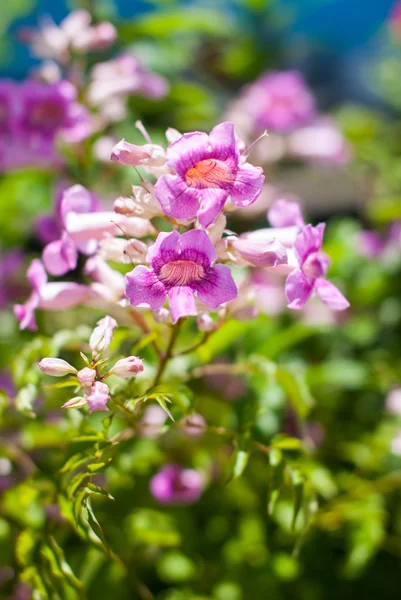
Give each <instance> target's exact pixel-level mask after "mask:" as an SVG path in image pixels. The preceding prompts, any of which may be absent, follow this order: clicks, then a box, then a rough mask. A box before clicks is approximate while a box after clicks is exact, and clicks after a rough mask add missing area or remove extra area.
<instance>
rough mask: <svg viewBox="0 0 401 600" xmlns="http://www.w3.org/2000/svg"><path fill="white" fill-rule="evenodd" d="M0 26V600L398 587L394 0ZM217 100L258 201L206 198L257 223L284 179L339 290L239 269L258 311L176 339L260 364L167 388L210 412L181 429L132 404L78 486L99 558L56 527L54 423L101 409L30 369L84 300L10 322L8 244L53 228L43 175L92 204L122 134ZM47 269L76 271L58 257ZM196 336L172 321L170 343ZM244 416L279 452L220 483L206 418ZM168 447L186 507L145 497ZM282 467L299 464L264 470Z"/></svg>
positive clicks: (83, 325)
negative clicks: (311, 297) (320, 241)
mask: <svg viewBox="0 0 401 600" xmlns="http://www.w3.org/2000/svg"><path fill="white" fill-rule="evenodd" d="M77 10H79V11H82V10H84V11H88V12H86V13H84V14H82V13H79V14H80V16H79V14H78V16H77V14H76V13H75V11H77ZM71 13H73V15H75V16H74V17H73V18H71ZM88 13H89V17H88ZM0 34H1V35H0V230H1V239H0V332H1V336H0V337H1V341H0V388H1V390H2V392H1V396H0V428H1V432H0V437H1V439H0V598H1V599H2V598H4V599H7V600H8V599H13V600H25V599H30V598H34V600H38V599H42V598H49V599H52V600H53V599H56V600H58V599H59V598H61V599H62V600H64V598H66V600H70V599H71V600H74V599H75V598H82V597H86V596H85V595H82V589H81V584H80V583H79V581H83V582H84V585H85V587H86V589H87V597H88V598H89V599H92V598H114V599H115V600H120V599H121V600H132V598H139V599H140V600H150V599H151V598H156V599H157V600H207V599H212V600H247V599H248V598H252V599H255V600H259V599H260V600H264V598H266V597H267V596H268V595H269V596H270V597H271V598H274V600H276V599H277V600H298V599H300V600H320V599H326V598H327V599H328V600H337V599H338V598H339V597H341V598H342V599H343V600H351V599H352V598H353V597H355V596H356V595H357V594H359V595H361V596H363V597H364V598H367V599H370V598H372V599H373V598H376V597H377V595H378V594H380V597H381V598H383V600H392V599H393V598H394V599H395V598H398V597H399V587H400V584H401V569H400V560H401V476H400V473H401V286H400V276H401V79H400V76H399V74H400V72H401V4H400V3H399V2H395V1H394V0H297V1H295V0H213V1H212V0H211V1H209V0H199V1H196V0H188V1H178V0H153V1H152V0H142V1H136V0H118V1H117V0H115V1H112V0H91V1H90V0H87V1H85V0H80V1H78V0H76V1H75V2H72V1H71V2H64V1H62V0H52V1H51V0H12V1H11V0H10V1H9V2H4V1H3V3H2V6H1V8H0ZM42 102H43V103H42ZM60 107H62V109H60ZM63 111H65V114H67V116H68V119H65V120H64V121H63V122H62V123H61V124H60V118H61V117H60V114H61V113H62V114H61V116H64V112H63ZM17 112H19V113H22V114H23V118H21V117H19V119H20V120H19V121H18V124H17V126H16V125H15V120H16V119H15V114H16V113H17ZM17 120H18V119H17ZM222 120H232V121H234V123H235V125H236V131H237V133H238V135H239V136H240V138H241V140H242V142H241V143H243V147H244V148H245V147H247V148H248V150H249V157H250V161H251V162H252V163H253V164H257V165H261V166H263V168H264V170H265V174H266V180H265V183H266V185H265V187H264V189H263V193H262V194H261V197H260V199H259V200H258V201H257V202H256V203H255V204H254V205H252V206H251V207H250V208H248V209H247V210H246V211H245V210H237V211H235V212H232V213H230V214H229V223H228V227H229V228H230V229H231V228H232V229H233V230H235V231H237V232H244V231H249V230H252V229H257V228H264V227H267V226H268V223H267V218H266V215H267V211H268V209H269V207H270V206H271V204H272V202H273V201H274V200H277V199H278V198H283V197H284V198H286V199H289V200H296V201H298V202H299V203H300V204H301V206H302V208H303V210H304V213H305V215H306V222H312V223H317V222H319V221H320V220H322V219H323V220H327V230H326V234H325V250H327V253H328V254H329V255H330V258H331V261H332V262H331V267H330V272H329V273H330V279H331V280H333V281H335V282H336V283H337V284H338V285H339V287H340V288H341V290H342V291H343V292H344V294H345V295H346V297H347V298H348V299H349V301H350V303H351V308H350V310H349V311H346V312H344V313H341V314H339V313H333V312H332V311H329V310H328V309H327V308H326V307H325V306H323V305H321V304H319V303H318V302H317V301H316V302H314V301H313V302H312V303H311V304H310V305H308V306H306V307H305V308H304V309H303V310H302V311H299V312H296V314H294V312H291V313H290V312H289V311H288V310H287V309H286V299H285V297H284V294H283V289H282V287H283V286H282V285H281V283H280V284H278V283H277V281H276V280H272V279H271V278H269V277H266V273H265V271H263V270H262V269H259V270H258V272H257V273H256V276H255V279H254V281H253V282H252V285H253V286H254V292H255V297H254V308H255V310H257V311H258V312H259V316H258V317H257V318H256V319H254V320H249V321H246V320H244V321H242V320H238V321H237V320H235V319H231V320H230V321H229V322H228V323H227V324H226V326H225V328H224V329H223V330H221V331H220V332H218V333H217V334H216V336H214V337H213V336H212V337H211V338H210V340H209V341H208V342H207V344H205V347H204V349H203V353H201V354H200V355H199V356H198V358H199V361H200V362H202V363H211V364H212V365H213V364H215V363H216V364H218V365H219V364H220V363H221V364H223V365H225V364H230V365H231V363H232V364H234V365H236V364H242V363H243V361H244V360H245V359H247V358H249V360H250V363H252V361H253V362H254V364H256V363H258V364H262V365H264V368H265V371H264V373H263V374H261V373H256V372H254V371H252V370H251V372H250V373H247V374H246V375H242V374H240V375H237V374H235V375H230V376H228V375H227V376H226V375H223V376H219V375H217V376H208V377H203V378H199V381H196V382H195V383H193V385H192V384H191V385H189V384H188V389H185V391H182V390H181V391H180V392H179V393H178V392H177V402H176V404H175V405H174V406H173V407H172V411H173V414H174V416H175V418H176V421H177V422H179V421H180V419H182V418H184V417H185V416H186V415H187V413H186V412H185V411H187V410H189V409H188V407H190V408H191V410H192V409H193V410H196V412H197V413H200V414H201V415H203V417H204V418H205V419H206V421H207V422H208V423H209V424H210V426H211V427H212V428H214V429H215V431H214V433H213V432H212V433H210V432H209V433H207V434H205V435H204V436H200V437H197V436H196V435H192V436H191V435H189V434H188V435H184V434H183V433H182V431H181V430H177V429H174V428H173V427H171V429H169V428H168V427H167V426H166V427H165V428H163V424H164V417H165V415H164V413H163V414H162V417H161V418H160V413H159V414H158V415H157V414H153V415H151V414H149V415H143V421H141V423H142V425H143V427H144V429H145V430H146V427H149V428H150V429H151V433H149V432H147V433H141V434H140V435H138V437H137V438H135V439H133V440H129V441H128V442H127V443H126V445H125V446H124V447H123V450H122V451H121V455H118V456H117V458H116V459H115V460H114V462H113V463H112V465H111V466H110V468H108V469H105V470H104V472H101V473H100V474H99V478H100V482H101V485H102V486H103V487H105V488H106V489H107V490H109V491H110V493H111V494H112V495H113V496H114V497H115V498H116V502H115V503H111V502H110V501H109V500H104V499H98V500H97V502H96V504H95V503H94V504H95V508H96V518H97V519H98V520H99V522H100V523H101V524H102V527H103V528H104V530H105V536H106V538H107V540H108V543H110V546H111V548H112V549H113V552H114V554H113V552H112V553H111V554H107V552H106V554H105V553H104V552H103V551H102V549H99V543H98V544H97V545H96V544H94V543H93V536H92V538H91V537H90V536H89V537H88V536H87V537H85V535H86V534H85V535H83V533H82V529H79V528H78V529H77V528H74V525H73V518H72V516H71V509H70V504H71V502H72V501H74V502H75V500H76V494H77V490H79V482H78V485H77V487H74V485H72V488H73V490H72V491H71V488H70V487H69V488H68V490H69V491H68V494H70V496H68V500H66V495H65V494H64V492H65V490H64V487H63V486H64V484H65V479H63V477H64V478H65V477H67V475H65V473H64V475H62V476H60V469H61V468H62V466H63V464H65V461H66V459H67V460H68V456H72V450H71V448H72V447H74V444H75V441H74V440H75V437H76V435H77V431H79V432H80V433H81V434H84V435H87V436H88V437H90V436H91V435H92V436H93V435H94V434H95V433H96V431H98V430H102V427H103V425H102V423H101V421H100V420H99V421H96V416H95V417H94V418H93V419H91V420H89V423H88V421H87V420H85V419H81V417H79V416H74V414H75V413H76V412H78V411H72V413H73V415H72V416H71V414H70V413H68V415H67V414H65V412H62V411H61V410H60V405H61V403H62V402H64V401H65V397H64V396H65V391H64V392H63V390H62V389H57V390H52V389H47V388H46V389H44V387H43V386H42V385H41V380H40V374H39V372H38V369H37V367H36V364H37V362H38V360H40V358H42V357H43V356H46V355H49V354H50V353H51V352H55V353H57V352H59V351H60V349H61V348H64V346H63V344H65V345H66V348H67V349H66V350H65V354H63V356H65V357H66V358H67V359H70V355H71V356H74V353H75V355H76V354H77V348H78V347H79V344H80V343H82V340H85V339H87V337H88V332H90V326H92V325H93V324H94V323H95V321H96V318H99V314H98V313H96V315H95V316H94V311H90V310H89V309H88V308H87V307H86V308H81V307H79V308H74V309H72V310H65V311H57V310H56V311H48V312H46V313H44V312H43V311H37V313H38V314H37V326H38V331H37V332H36V333H33V332H32V331H30V329H32V327H30V325H32V323H29V319H24V316H25V315H24V314H21V313H22V312H23V311H21V310H20V312H19V313H18V309H17V311H16V316H17V317H18V320H19V321H20V324H21V329H22V331H20V329H19V327H18V323H17V319H16V318H15V315H14V313H13V309H12V307H13V305H15V304H16V303H22V302H24V301H26V299H27V298H31V296H30V293H31V285H30V283H29V282H28V281H27V278H26V275H25V273H26V270H27V267H28V265H29V264H30V261H31V260H32V259H34V258H38V257H40V256H43V254H42V253H43V249H44V248H45V247H46V245H47V244H49V243H51V242H53V241H55V240H58V239H59V237H60V236H61V235H62V232H63V218H62V215H61V214H60V194H61V193H62V190H63V189H65V187H67V186H69V185H73V184H77V183H79V184H81V185H84V186H85V187H87V188H88V190H90V193H91V198H92V200H91V202H93V204H94V205H95V204H96V203H99V204H101V205H102V206H103V207H104V208H106V209H111V207H112V203H113V201H114V200H115V199H116V198H117V197H119V196H128V195H130V194H131V193H132V190H131V186H132V184H137V185H139V184H140V181H141V179H140V175H139V174H138V173H137V172H134V170H133V169H127V168H124V167H123V166H121V165H116V164H115V163H111V162H110V153H111V149H112V148H113V146H114V145H115V144H116V143H117V142H118V141H119V140H120V139H122V138H125V139H126V140H128V141H129V142H132V143H134V144H143V143H144V140H145V141H147V142H148V141H149V137H150V139H151V140H152V142H154V143H158V144H162V145H163V146H166V145H167V141H166V130H167V128H170V127H172V128H175V129H176V130H178V131H179V132H185V131H193V130H203V131H210V129H211V128H212V127H213V126H214V125H216V123H218V122H220V121H222ZM138 121H140V123H139V124H138ZM265 131H267V133H268V135H267V137H265V136H264V132H265ZM259 138H261V139H259ZM125 266H126V265H125ZM125 266H124V267H121V265H120V268H121V269H123V268H125ZM127 268H128V267H127ZM53 275H54V276H53ZM56 278H57V279H56ZM54 279H56V280H60V281H62V282H65V281H70V280H72V281H73V282H78V283H82V282H87V280H88V273H87V272H86V271H85V269H84V263H83V259H82V256H80V258H79V260H78V264H77V265H76V266H75V268H74V269H71V271H70V272H68V274H66V273H62V274H61V275H60V277H58V274H51V275H50V280H51V281H53V280H54ZM89 324H90V325H89ZM121 330H122V331H121V332H120V333H119V337H118V342H119V343H121V345H122V346H123V347H124V348H133V347H134V348H135V347H137V344H139V343H140V340H139V341H138V339H137V338H136V337H135V336H136V335H137V333H138V332H137V331H136V330H135V331H134V330H133V328H131V330H129V328H127V327H126V328H124V327H122V328H121ZM197 334H198V332H197V331H196V330H195V331H193V330H191V329H190V328H188V330H187V331H186V332H185V335H186V336H187V338H186V340H187V342H188V343H189V340H190V339H191V338H192V337H193V336H194V335H197ZM116 344H117V342H116ZM63 352H64V350H63ZM143 354H144V357H145V360H148V361H150V362H151V360H152V356H151V355H150V354H149V348H144V349H143ZM153 358H154V357H153ZM188 364H189V363H188ZM272 365H273V367H272ZM272 368H273V370H274V369H277V373H278V376H277V380H274V381H272V378H271V372H272ZM184 370H185V365H184ZM47 387H48V386H47ZM63 394H64V396H63ZM153 408H154V407H153ZM61 413H62V414H61ZM156 413H157V411H156ZM163 415H164V416H163ZM152 419H153V421H152ZM249 422H251V423H252V430H251V434H252V436H253V439H255V440H256V442H257V443H259V444H261V445H262V446H266V445H268V446H269V448H270V445H271V444H273V445H274V443H275V442H274V440H276V442H277V447H276V449H278V451H279V454H278V458H277V453H276V455H275V457H276V459H277V462H276V463H274V460H273V459H272V460H271V459H269V461H270V462H268V460H267V459H266V456H264V455H262V454H260V453H259V454H257V453H254V454H252V456H251V457H250V459H249V464H248V466H247V469H246V471H245V472H244V474H243V475H242V477H240V478H237V479H235V480H234V481H231V483H229V484H227V480H228V479H229V476H230V473H229V471H230V468H231V467H230V464H231V462H230V461H231V455H232V448H230V446H229V444H228V442H227V440H224V439H222V438H221V437H219V434H218V433H216V431H217V432H219V431H220V430H221V428H226V429H227V430H235V431H236V432H237V433H238V432H241V431H242V429H241V427H243V426H244V424H247V423H249ZM109 426H110V424H108V425H107V427H109ZM91 427H93V428H94V429H91ZM155 428H156V433H155V432H154V430H155ZM95 429H96V431H95ZM104 429H106V425H104ZM192 433H193V432H192ZM288 436H291V437H288ZM222 437H223V438H224V436H222ZM294 439H295V443H294V441H293V440H294ZM272 440H273V442H274V443H273V442H272ZM288 440H290V441H288ZM297 442H299V443H297ZM85 443H86V442H85ZM87 443H88V444H90V441H87ZM75 446H76V444H75ZM301 446H302V451H301V450H300V448H301ZM88 447H89V446H88ZM85 448H86V446H85ZM90 448H92V446H90ZM91 451H92V450H91ZM69 453H71V454H69ZM168 462H179V463H180V464H181V463H182V464H183V465H186V466H188V467H193V468H196V469H199V470H201V471H202V472H207V473H208V477H207V483H206V484H205V488H204V489H203V488H202V490H198V491H199V494H198V496H200V498H199V501H196V502H195V503H194V504H193V505H192V506H189V505H188V506H187V505H185V503H184V505H179V506H175V505H174V503H172V505H171V506H170V505H168V506H161V505H160V503H158V501H157V498H155V497H154V496H152V494H151V493H150V491H149V481H150V480H151V478H152V477H153V476H154V475H155V472H156V471H157V470H159V469H162V468H163V465H165V464H166V463H168ZM284 466H285V468H286V469H287V468H289V469H290V472H291V473H292V472H293V471H291V469H294V472H295V473H299V472H301V473H302V486H300V485H299V480H298V484H297V482H295V483H294V482H292V483H291V484H288V481H285V478H284V476H283V472H284ZM74 468H75V467H74ZM79 474H80V473H78V475H79ZM68 477H69V475H68ZM303 477H305V481H307V483H305V486H304V485H303V483H304V479H303ZM70 484H71V481H69V483H68V486H70ZM99 485H100V484H99ZM301 488H302V495H301V494H300V493H299V490H300V489H301ZM279 490H280V495H278V491H279ZM68 494H67V495H68ZM74 494H75V495H74ZM301 496H302V497H301ZM272 497H273V500H272ZM196 500H197V499H196ZM294 504H295V506H297V509H296V516H297V515H298V513H299V515H300V517H299V518H298V521H297V524H296V527H295V526H294V524H292V520H293V516H292V515H293V505H294ZM301 507H302V510H301ZM91 518H92V515H89V517H88V519H89V520H91ZM91 522H92V525H93V527H94V529H95V530H96V531H97V532H99V529H98V528H97V525H98V522H97V521H93V519H92V521H91ZM122 532H123V534H122ZM50 538H51V540H52V541H51V543H50V542H49V539H50ZM99 539H100V538H99ZM60 548H62V550H63V552H64V555H63V554H62V551H61V550H60ZM115 553H117V554H119V556H121V557H122V558H121V560H119V559H117V560H116V556H115ZM117 558H118V557H117ZM64 560H66V561H68V564H69V565H71V568H72V571H73V573H75V574H76V576H77V577H78V578H79V581H78V583H77V581H76V579H75V578H74V577H75V576H71V574H70V571H69V570H68V569H69V567H68V564H67V567H68V568H66V567H65V563H64V562H63V561H64ZM60 565H61V566H60ZM66 573H67V575H66ZM49 581H50V583H49ZM60 581H62V582H63V583H62V584H60ZM38 582H39V583H38ZM143 582H144V583H145V584H146V585H145V587H143V586H142V583H143ZM35 585H37V589H38V590H39V592H37V593H36V595H32V593H33V592H32V587H33V589H35ZM52 586H53V587H52ZM148 588H149V589H151V590H152V593H153V595H152V594H151V595H147V591H146V590H147V589H148ZM49 589H50V591H49ZM138 590H139V591H138ZM46 594H47V595H46Z"/></svg>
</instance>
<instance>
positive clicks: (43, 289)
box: [14, 259, 93, 330]
mask: <svg viewBox="0 0 401 600" xmlns="http://www.w3.org/2000/svg"><path fill="white" fill-rule="evenodd" d="M27 277H28V279H29V281H30V282H31V284H32V287H33V290H32V293H31V295H30V296H29V298H28V300H27V301H26V302H25V304H16V305H15V306H14V314H15V316H16V318H17V319H18V321H19V323H20V329H32V330H35V329H36V322H35V311H36V309H38V308H40V309H44V310H65V309H67V308H72V307H74V306H79V305H80V304H85V303H86V302H88V301H89V300H91V299H92V298H93V292H92V290H91V289H90V287H88V286H86V285H81V284H79V283H72V282H55V281H54V282H53V281H52V282H48V281H47V275H46V271H45V269H44V267H43V263H42V262H41V261H40V260H38V259H34V260H33V261H32V263H31V265H30V267H29V269H28V271H27Z"/></svg>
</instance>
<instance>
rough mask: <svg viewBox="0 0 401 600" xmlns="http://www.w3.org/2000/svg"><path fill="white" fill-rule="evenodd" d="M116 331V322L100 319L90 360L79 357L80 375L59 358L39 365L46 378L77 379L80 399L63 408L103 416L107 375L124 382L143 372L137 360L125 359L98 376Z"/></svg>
mask: <svg viewBox="0 0 401 600" xmlns="http://www.w3.org/2000/svg"><path fill="white" fill-rule="evenodd" d="M116 327H117V322H116V321H115V319H113V318H112V317H109V316H106V317H104V318H103V319H100V321H99V322H98V323H97V327H95V329H94V330H93V332H92V335H91V337H90V339H89V346H90V349H91V351H92V360H91V361H89V360H88V359H86V357H85V356H84V355H82V357H83V358H84V359H85V361H86V363H87V366H86V367H84V368H83V369H81V370H79V371H78V369H76V368H75V367H73V366H72V365H70V364H69V363H68V362H66V361H65V360H63V359H62V358H43V359H42V360H41V361H40V363H39V368H40V370H41V371H42V373H44V374H45V375H50V376H51V377H64V375H74V376H75V377H76V379H77V390H78V389H81V395H80V396H75V397H74V398H71V399H70V400H68V402H66V403H65V404H64V405H63V407H62V408H81V407H83V406H85V405H88V407H89V412H90V413H93V412H105V411H107V410H108V407H107V402H108V400H109V399H110V390H109V387H108V385H107V384H106V383H105V382H104V380H105V379H107V378H108V377H109V376H110V375H115V376H116V377H120V378H121V379H127V378H129V377H135V376H136V375H138V374H139V373H141V372H142V371H143V362H142V360H141V359H140V358H138V357H137V356H128V357H127V358H122V359H120V360H118V361H117V362H116V363H115V364H114V366H113V367H112V368H111V369H108V370H107V371H106V372H105V373H102V372H101V367H102V366H103V365H104V364H105V362H107V359H104V358H103V355H104V353H105V352H106V351H107V350H108V349H109V347H110V344H111V342H112V339H113V332H114V330H115V329H116Z"/></svg>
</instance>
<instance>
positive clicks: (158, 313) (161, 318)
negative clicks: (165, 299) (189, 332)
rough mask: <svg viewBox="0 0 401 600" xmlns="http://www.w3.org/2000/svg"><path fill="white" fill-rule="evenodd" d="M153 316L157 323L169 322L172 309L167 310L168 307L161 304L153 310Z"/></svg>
mask: <svg viewBox="0 0 401 600" xmlns="http://www.w3.org/2000/svg"><path fill="white" fill-rule="evenodd" d="M152 314H153V318H154V320H155V321H156V323H168V322H169V319H170V311H169V310H167V308H164V306H161V307H160V308H156V309H155V310H154V311H153V312H152Z"/></svg>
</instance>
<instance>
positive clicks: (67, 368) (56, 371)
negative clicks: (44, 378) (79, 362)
mask: <svg viewBox="0 0 401 600" xmlns="http://www.w3.org/2000/svg"><path fill="white" fill-rule="evenodd" d="M38 366H39V369H40V370H41V371H42V373H44V374H45V375H51V376H52V377H63V376H64V375H68V374H69V373H76V372H77V370H76V369H75V368H74V367H73V366H72V365H70V364H69V363H68V362H67V361H65V360H63V359H62V358H43V359H42V360H41V361H40V363H38Z"/></svg>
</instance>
